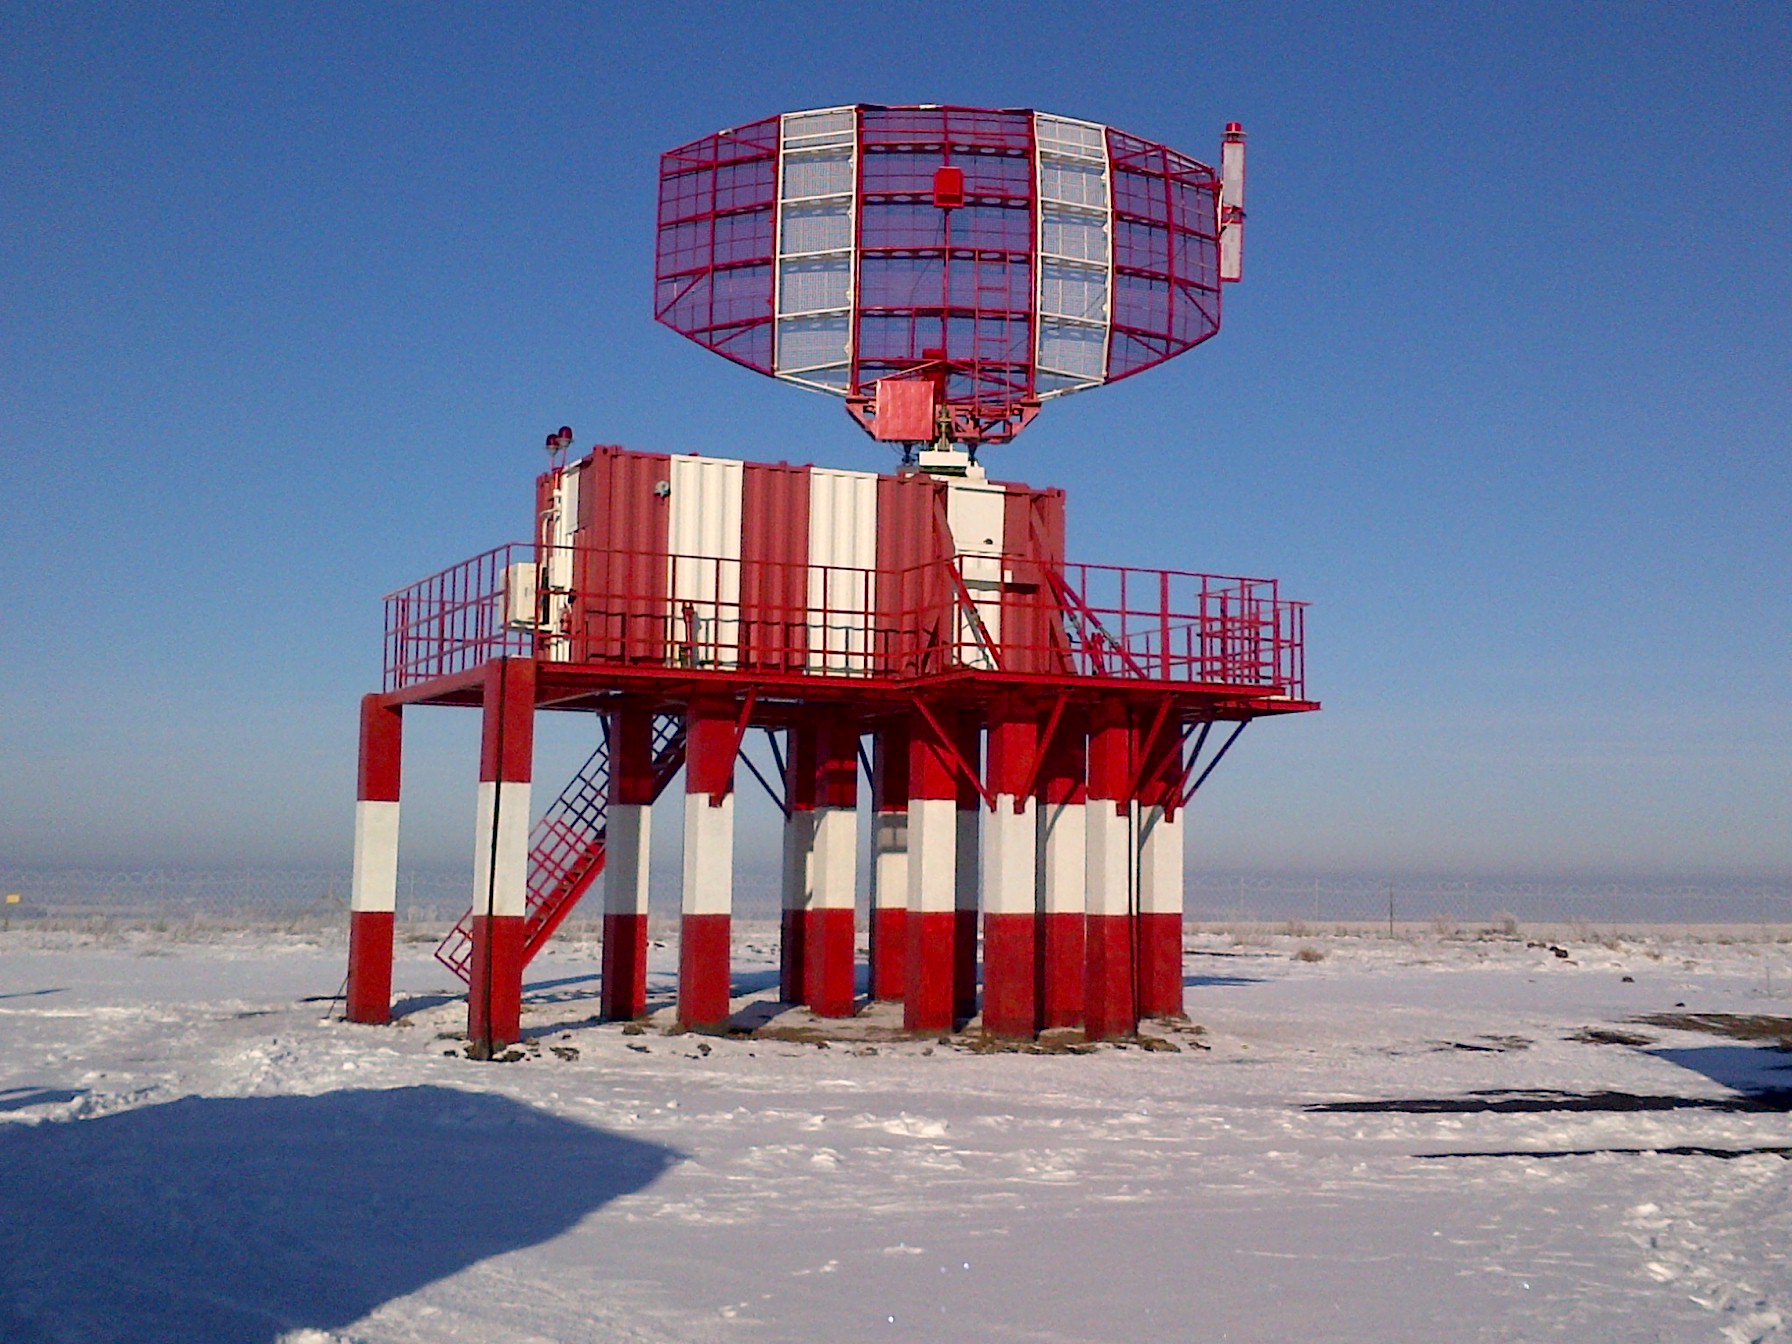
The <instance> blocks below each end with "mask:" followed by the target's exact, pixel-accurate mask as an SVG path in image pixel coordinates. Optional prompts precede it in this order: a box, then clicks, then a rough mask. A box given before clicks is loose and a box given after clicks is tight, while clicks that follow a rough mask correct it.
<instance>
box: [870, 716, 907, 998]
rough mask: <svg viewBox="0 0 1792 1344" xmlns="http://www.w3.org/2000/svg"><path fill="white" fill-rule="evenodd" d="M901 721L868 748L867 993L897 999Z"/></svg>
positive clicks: (902, 835)
mask: <svg viewBox="0 0 1792 1344" xmlns="http://www.w3.org/2000/svg"><path fill="white" fill-rule="evenodd" d="M908 755H909V726H908V723H907V722H906V721H898V722H894V723H884V724H882V725H880V726H879V727H878V730H877V735H876V737H875V738H874V739H873V741H872V747H871V798H872V802H871V809H872V811H871V826H872V834H871V997H872V998H874V999H897V1000H899V999H901V998H902V995H903V991H904V989H905V988H906V984H905V981H906V980H907V978H908V975H907V959H908V931H907V926H906V921H907V918H908Z"/></svg>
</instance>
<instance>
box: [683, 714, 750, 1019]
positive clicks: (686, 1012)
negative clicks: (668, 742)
mask: <svg viewBox="0 0 1792 1344" xmlns="http://www.w3.org/2000/svg"><path fill="white" fill-rule="evenodd" d="M734 716H735V709H734V706H733V705H732V704H728V703H718V704H709V703H703V702H698V703H693V704H691V705H690V706H689V707H688V708H687V710H686V712H685V757H684V769H685V794H684V887H683V895H682V899H681V902H680V905H681V910H682V921H681V929H680V935H679V945H678V1021H679V1025H680V1026H684V1027H689V1028H692V1029H695V1030H698V1031H720V1030H723V1029H725V1028H726V1027H727V1025H728V1000H729V959H730V948H729V932H730V925H731V914H732V911H733V905H734V757H735V753H736V751H737V750H738V748H739V742H738V738H737V729H736V727H735V717H734Z"/></svg>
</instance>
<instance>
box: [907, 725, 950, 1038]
mask: <svg viewBox="0 0 1792 1344" xmlns="http://www.w3.org/2000/svg"><path fill="white" fill-rule="evenodd" d="M908 762H909V769H908V787H909V803H908V917H907V919H906V921H905V923H906V925H907V934H908V957H907V962H908V966H907V973H906V976H905V980H906V986H905V989H904V993H903V999H902V1025H903V1026H904V1027H905V1028H907V1029H908V1030H909V1031H950V1030H951V1029H952V1027H953V1025H954V1024H953V1013H954V1010H955V1003H954V995H953V978H954V976H953V969H954V961H955V946H954V944H955V935H956V928H957V923H958V916H957V913H956V910H955V893H956V890H957V859H956V854H957V849H958V781H957V778H956V776H955V774H954V771H953V767H952V758H951V755H950V753H949V752H948V750H947V747H946V745H945V744H944V743H943V742H941V741H940V740H939V738H938V737H937V736H936V735H935V734H934V731H933V728H932V726H931V725H930V724H929V723H928V722H927V720H926V719H925V718H924V717H922V716H920V715H917V716H915V718H914V719H913V720H912V721H911V723H910V732H909V756H908Z"/></svg>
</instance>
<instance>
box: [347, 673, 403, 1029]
mask: <svg viewBox="0 0 1792 1344" xmlns="http://www.w3.org/2000/svg"><path fill="white" fill-rule="evenodd" d="M403 725H404V718H403V711H402V710H400V708H399V707H398V706H397V705H388V704H385V703H383V702H382V701H381V698H380V697H379V696H377V695H368V696H363V697H362V699H361V765H360V770H359V773H358V778H357V787H356V790H355V858H354V864H355V866H354V873H353V876H352V877H351V878H350V879H349V900H348V910H349V914H348V1020H349V1021H350V1022H368V1023H372V1024H375V1025H382V1024H384V1023H386V1022H389V1021H391V1020H392V917H393V910H394V907H395V906H396V905H397V900H398V792H399V775H400V757H401V755H402V752H403Z"/></svg>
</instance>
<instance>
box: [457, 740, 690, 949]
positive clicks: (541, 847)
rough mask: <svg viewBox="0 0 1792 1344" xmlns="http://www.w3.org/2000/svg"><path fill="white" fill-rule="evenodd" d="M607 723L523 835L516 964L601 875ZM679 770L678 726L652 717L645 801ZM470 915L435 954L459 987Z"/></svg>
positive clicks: (468, 945)
mask: <svg viewBox="0 0 1792 1344" xmlns="http://www.w3.org/2000/svg"><path fill="white" fill-rule="evenodd" d="M609 737H610V734H609V727H608V721H607V720H606V722H605V728H604V736H603V740H602V741H601V742H599V743H598V745H597V750H596V751H594V752H592V753H591V759H590V760H588V761H586V762H585V764H584V765H582V766H580V767H579V769H578V771H577V773H575V774H574V775H573V777H572V779H571V780H570V781H569V782H568V783H567V785H566V787H565V788H564V789H562V790H560V796H559V797H558V798H556V799H555V800H554V801H553V804H552V805H551V806H550V807H549V808H548V810H547V812H546V813H545V814H544V815H543V816H542V819H541V820H540V821H538V822H536V823H535V829H534V830H533V831H532V832H530V835H529V883H528V889H527V893H526V896H525V899H524V906H523V964H524V965H525V966H526V965H528V964H529V962H530V961H532V960H534V958H535V954H536V953H537V952H539V951H541V949H542V948H543V947H544V946H545V945H546V944H547V941H548V939H549V938H552V937H553V936H554V930H555V929H557V928H559V927H560V925H561V923H562V922H563V921H564V920H565V919H566V917H567V916H568V915H569V914H571V913H572V908H573V906H575V905H577V904H578V903H579V898H580V897H582V896H583V895H584V894H585V893H586V892H587V891H589V890H590V888H591V884H592V883H593V882H595V881H597V876H598V874H599V873H601V872H603V870H604V833H605V824H604V823H605V817H606V815H607V813H608V809H609V799H610V741H609ZM683 765H684V719H683V717H682V716H681V715H677V714H660V715H656V716H655V718H654V722H653V796H654V797H655V798H658V797H659V796H660V795H661V794H662V793H664V792H665V791H666V786H667V785H668V784H670V783H671V782H672V779H673V777H674V776H675V775H677V774H678V771H679V768H680V767H681V766H683ZM473 914H474V912H473V911H472V910H468V911H467V913H466V914H464V915H462V916H461V917H460V922H459V923H458V924H456V925H455V926H454V928H453V929H451V930H450V931H449V933H448V936H447V937H446V938H444V939H442V945H441V946H440V947H438V948H436V960H437V961H439V962H441V963H442V965H444V966H446V967H447V968H448V969H449V970H451V971H453V972H454V973H455V975H457V976H459V977H460V980H461V983H462V984H471V983H472V969H471V967H472V964H473Z"/></svg>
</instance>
